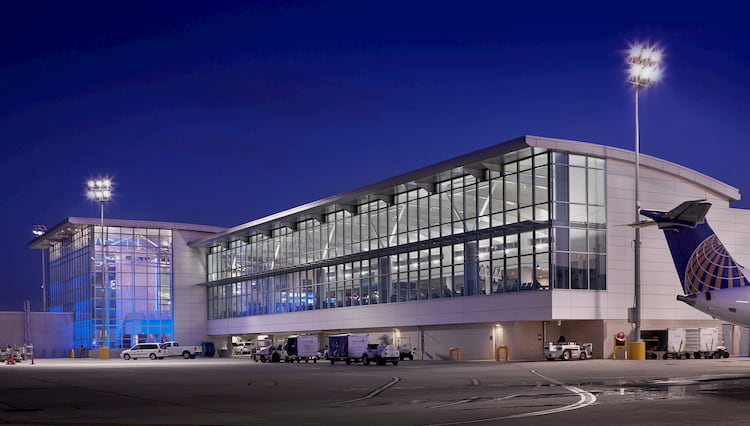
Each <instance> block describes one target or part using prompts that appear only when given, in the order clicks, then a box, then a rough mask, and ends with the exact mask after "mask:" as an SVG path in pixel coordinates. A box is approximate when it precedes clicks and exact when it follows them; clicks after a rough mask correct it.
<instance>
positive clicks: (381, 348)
mask: <svg viewBox="0 0 750 426" xmlns="http://www.w3.org/2000/svg"><path fill="white" fill-rule="evenodd" d="M400 355H401V354H400V352H399V350H398V348H397V347H396V346H395V345H378V344H377V343H370V344H368V345H367V352H366V353H364V354H363V355H362V364H364V365H370V362H375V363H376V364H378V365H385V364H386V363H387V362H392V363H393V365H398V361H399V359H400V358H401V357H400Z"/></svg>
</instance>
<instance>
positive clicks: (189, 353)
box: [161, 342, 203, 359]
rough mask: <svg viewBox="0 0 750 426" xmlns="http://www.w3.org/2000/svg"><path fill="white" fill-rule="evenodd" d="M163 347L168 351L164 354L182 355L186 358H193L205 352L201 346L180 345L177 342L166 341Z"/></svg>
mask: <svg viewBox="0 0 750 426" xmlns="http://www.w3.org/2000/svg"><path fill="white" fill-rule="evenodd" d="M161 349H163V350H164V351H165V353H166V355H164V356H181V357H183V358H185V359H193V358H195V357H196V356H198V355H200V354H201V353H202V352H203V349H202V348H201V347H200V346H180V344H179V343H177V342H164V343H162V344H161Z"/></svg>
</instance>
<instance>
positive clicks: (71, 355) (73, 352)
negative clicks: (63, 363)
mask: <svg viewBox="0 0 750 426" xmlns="http://www.w3.org/2000/svg"><path fill="white" fill-rule="evenodd" d="M70 357H71V358H75V357H76V350H75V349H71V350H70Z"/></svg>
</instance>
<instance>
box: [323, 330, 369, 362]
mask: <svg viewBox="0 0 750 426" xmlns="http://www.w3.org/2000/svg"><path fill="white" fill-rule="evenodd" d="M367 340H368V336H367V334H334V335H332V336H328V352H327V353H328V355H327V356H328V359H329V360H330V361H331V364H335V363H336V361H344V362H346V363H347V364H351V363H352V361H354V362H360V361H361V360H362V355H365V354H366V353H367Z"/></svg>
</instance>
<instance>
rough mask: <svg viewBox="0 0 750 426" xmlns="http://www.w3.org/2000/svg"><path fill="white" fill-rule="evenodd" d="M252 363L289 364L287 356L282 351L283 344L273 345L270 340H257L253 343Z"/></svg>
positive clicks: (284, 351) (283, 350)
mask: <svg viewBox="0 0 750 426" xmlns="http://www.w3.org/2000/svg"><path fill="white" fill-rule="evenodd" d="M255 345H256V346H255V348H254V352H253V355H252V356H253V361H256V362H257V361H260V362H268V361H270V362H280V361H284V362H289V355H288V354H287V352H286V350H285V349H284V344H282V343H273V342H272V341H271V340H270V339H258V340H256V341H255Z"/></svg>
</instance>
